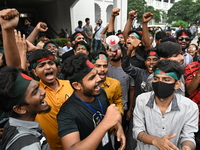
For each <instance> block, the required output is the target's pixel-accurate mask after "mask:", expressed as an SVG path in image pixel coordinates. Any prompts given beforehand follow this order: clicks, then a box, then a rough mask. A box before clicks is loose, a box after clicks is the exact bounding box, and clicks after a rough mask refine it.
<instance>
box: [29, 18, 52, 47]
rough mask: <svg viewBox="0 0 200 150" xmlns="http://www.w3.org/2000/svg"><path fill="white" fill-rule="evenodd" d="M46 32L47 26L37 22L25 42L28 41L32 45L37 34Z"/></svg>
mask: <svg viewBox="0 0 200 150" xmlns="http://www.w3.org/2000/svg"><path fill="white" fill-rule="evenodd" d="M47 30H48V27H47V24H46V23H44V22H39V23H38V24H37V26H36V27H35V28H34V30H33V31H32V32H31V34H30V35H29V36H28V37H27V38H26V40H28V41H29V42H31V43H34V42H35V39H36V36H37V35H38V34H39V32H46V31H47Z"/></svg>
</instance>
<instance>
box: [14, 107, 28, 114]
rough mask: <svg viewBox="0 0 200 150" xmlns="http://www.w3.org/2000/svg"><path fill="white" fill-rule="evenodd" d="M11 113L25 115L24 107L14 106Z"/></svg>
mask: <svg viewBox="0 0 200 150" xmlns="http://www.w3.org/2000/svg"><path fill="white" fill-rule="evenodd" d="M13 111H15V112H16V113H17V114H20V115H24V114H26V109H24V106H19V105H15V106H13Z"/></svg>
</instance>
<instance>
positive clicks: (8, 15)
mask: <svg viewBox="0 0 200 150" xmlns="http://www.w3.org/2000/svg"><path fill="white" fill-rule="evenodd" d="M18 22H19V12H18V11H17V10H16V9H4V10H1V11H0V25H1V28H2V29H4V30H8V29H14V28H15V27H16V26H17V24H18Z"/></svg>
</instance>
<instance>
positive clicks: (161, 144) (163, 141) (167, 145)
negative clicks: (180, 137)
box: [152, 134, 179, 150]
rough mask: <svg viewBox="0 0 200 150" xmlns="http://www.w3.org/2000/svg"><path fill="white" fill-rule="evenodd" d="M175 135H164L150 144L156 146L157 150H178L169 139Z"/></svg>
mask: <svg viewBox="0 0 200 150" xmlns="http://www.w3.org/2000/svg"><path fill="white" fill-rule="evenodd" d="M175 136H176V134H171V135H166V136H163V137H158V138H156V139H154V140H153V141H152V144H153V145H154V146H156V147H157V148H158V149H159V150H166V149H173V150H179V149H178V148H177V147H176V146H175V145H174V144H173V143H172V142H170V139H172V138H174V137H175Z"/></svg>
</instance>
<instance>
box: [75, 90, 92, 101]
mask: <svg viewBox="0 0 200 150" xmlns="http://www.w3.org/2000/svg"><path fill="white" fill-rule="evenodd" d="M74 94H76V95H77V96H78V97H79V98H80V99H81V100H82V101H84V102H92V101H93V100H94V98H95V97H90V96H86V95H84V94H83V93H82V92H80V91H77V90H76V91H74Z"/></svg>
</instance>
